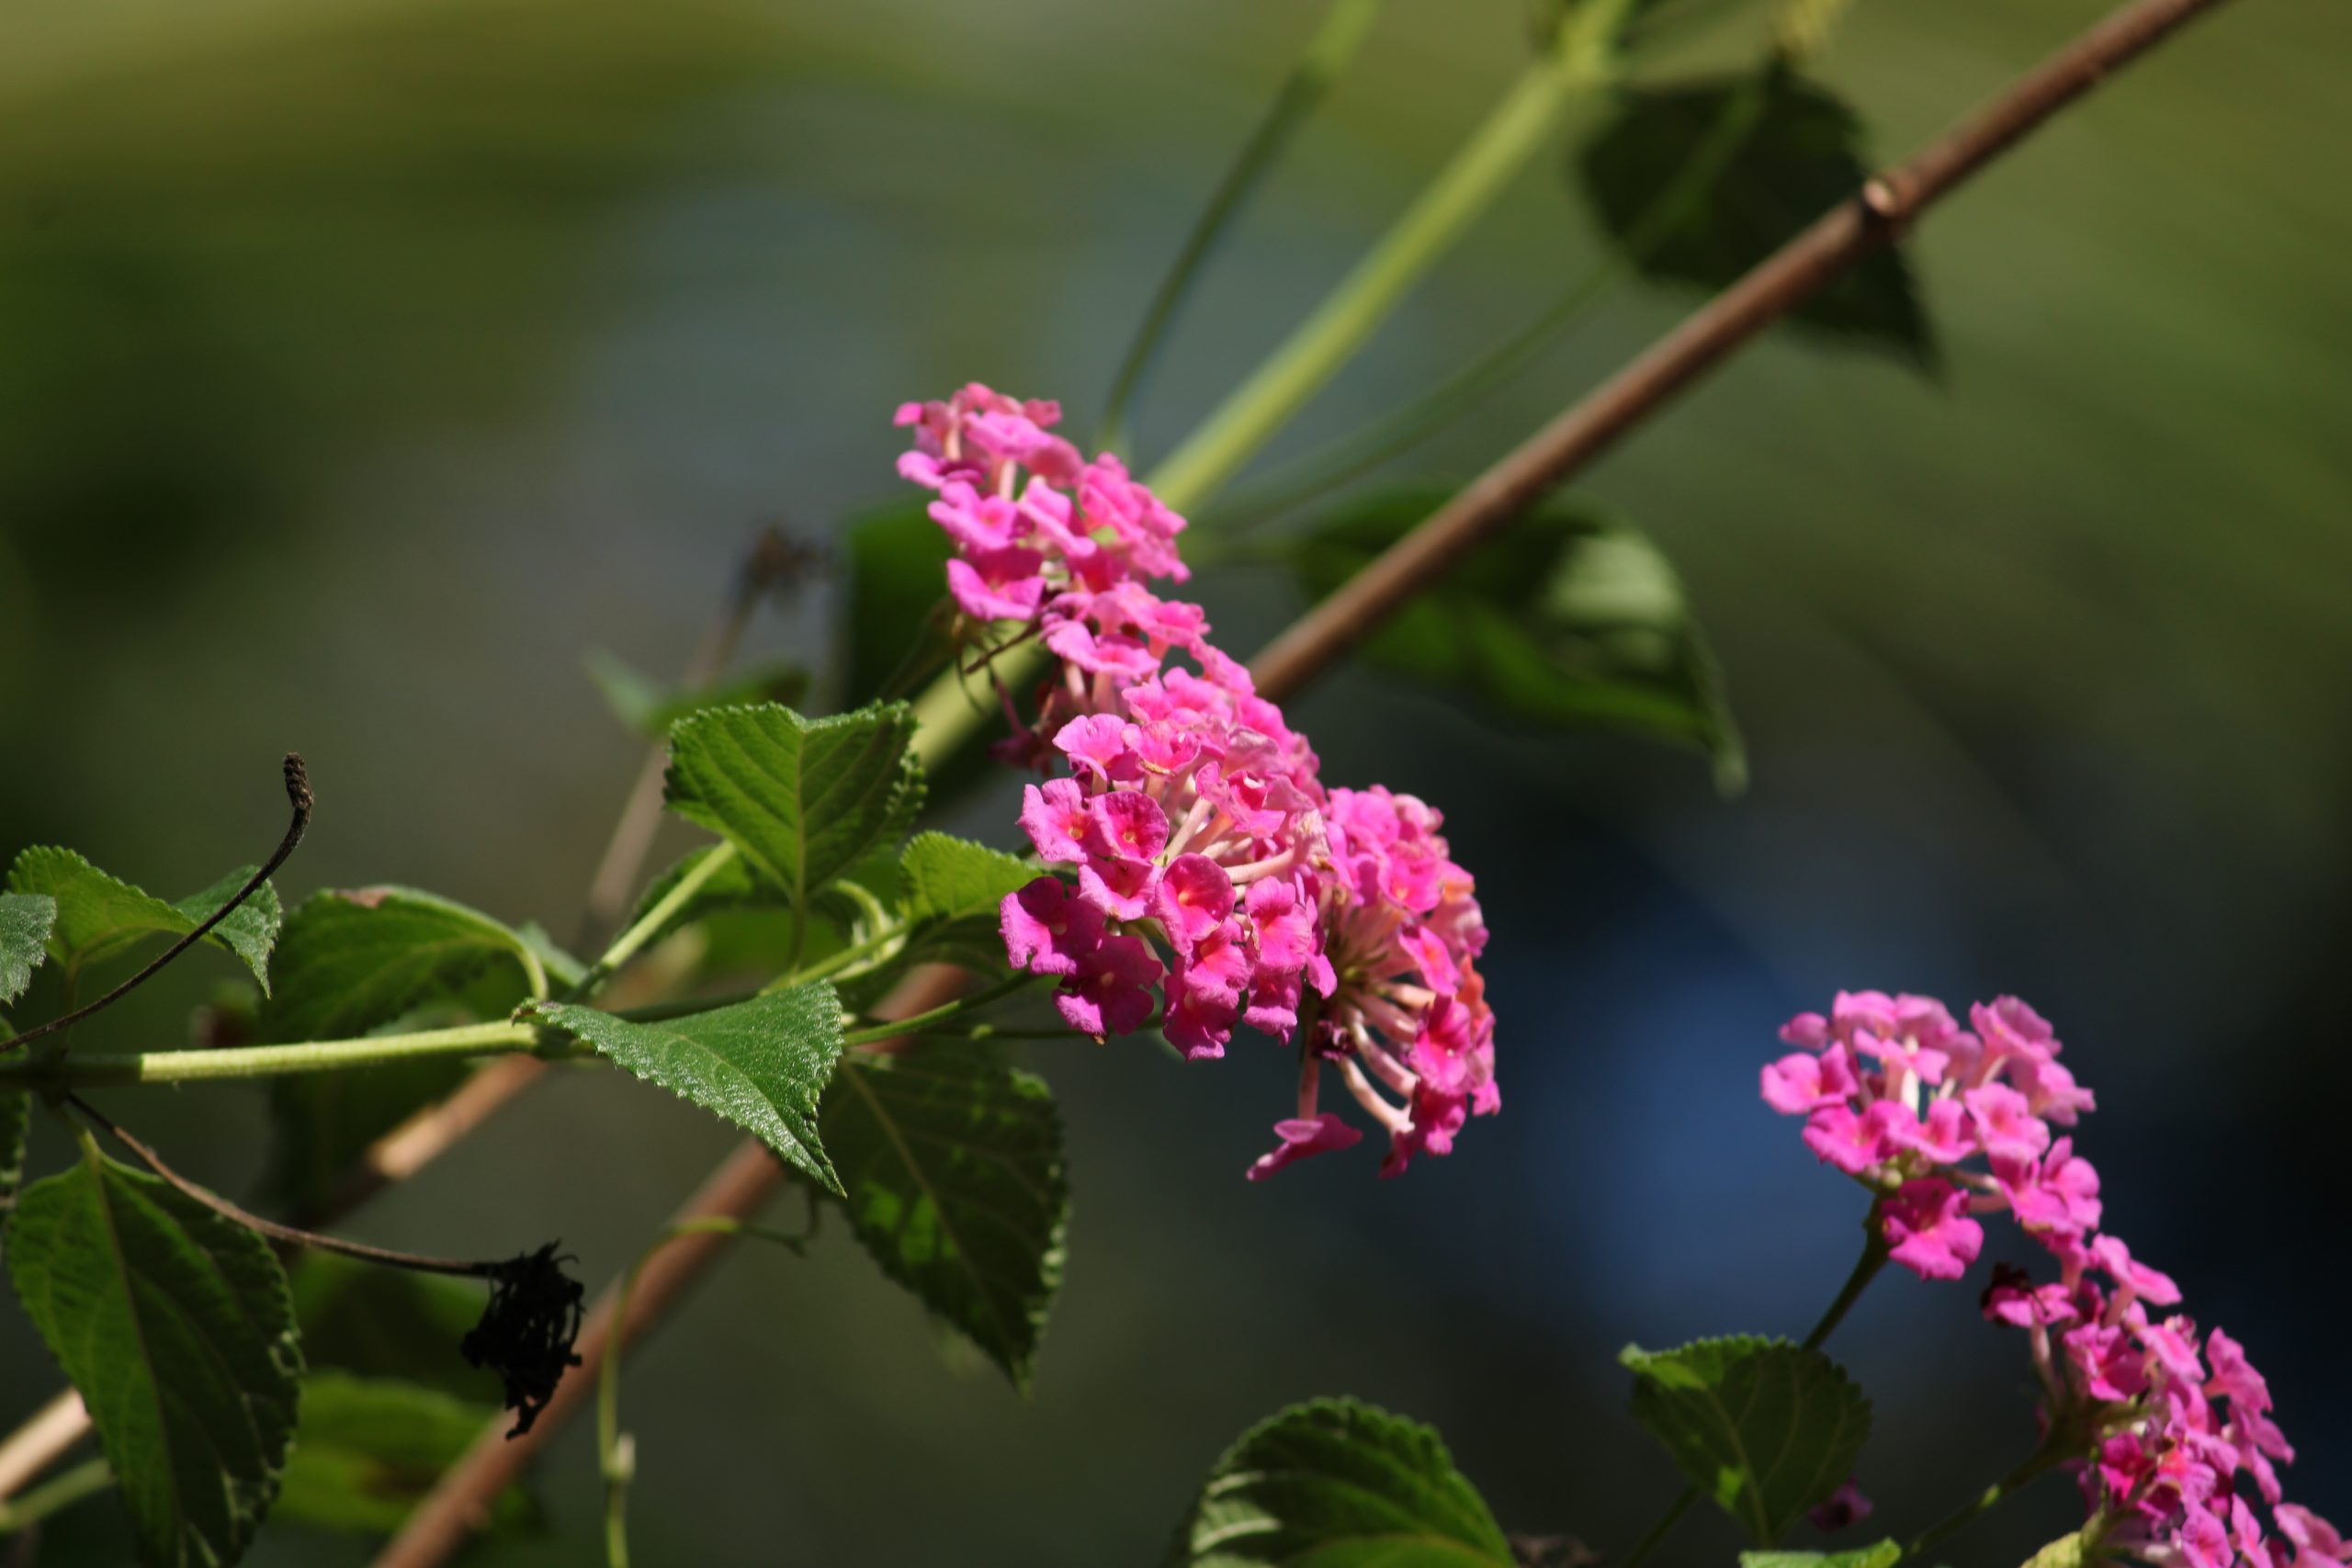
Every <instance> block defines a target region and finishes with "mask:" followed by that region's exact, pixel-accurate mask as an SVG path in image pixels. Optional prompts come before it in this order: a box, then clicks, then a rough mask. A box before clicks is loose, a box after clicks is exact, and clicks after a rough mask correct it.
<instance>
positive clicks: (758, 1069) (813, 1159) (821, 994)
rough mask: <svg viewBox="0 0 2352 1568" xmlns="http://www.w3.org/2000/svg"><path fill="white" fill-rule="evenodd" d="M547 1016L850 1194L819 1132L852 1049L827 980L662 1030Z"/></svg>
mask: <svg viewBox="0 0 2352 1568" xmlns="http://www.w3.org/2000/svg"><path fill="white" fill-rule="evenodd" d="M538 1016H539V1017H541V1018H543V1019H545V1020H546V1021H548V1023H550V1024H553V1025H554V1026H555V1027H556V1028H558V1029H560V1030H562V1031H563V1032H565V1033H567V1034H570V1035H571V1036H572V1037H574V1038H575V1039H578V1040H582V1041H585V1042H586V1043H588V1044H590V1045H593V1046H594V1047H595V1048H596V1050H597V1051H599V1052H601V1053H602V1054H603V1055H607V1056H610V1057H611V1058H612V1059H613V1060H614V1061H616V1062H618V1063H619V1064H620V1065H621V1066H624V1067H627V1068H628V1070H629V1071H630V1072H632V1073H634V1074H636V1075H637V1076H638V1077H641V1078H643V1079H645V1080H646V1081H647V1082H648V1083H651V1084H658V1085H660V1086H661V1087H662V1088H663V1089H668V1090H669V1091H670V1092H671V1093H672V1094H674V1095H676V1096H678V1097H679V1098H680V1099H682V1100H692V1101H693V1102H694V1103H695V1104H696V1105H699V1106H701V1107H702V1108H703V1109H704V1110H706V1111H712V1112H714V1113H716V1114H717V1115H719V1116H721V1117H724V1118H725V1119H726V1120H728V1121H729V1122H734V1123H735V1125H737V1126H738V1127H741V1128H742V1129H743V1130H744V1131H745V1132H747V1133H750V1134H752V1135H753V1136H755V1137H757V1138H758V1139H759V1140H760V1141H761V1142H762V1143H763V1144H765V1145H767V1146H768V1147H769V1148H771V1149H774V1150H775V1153H776V1156H777V1157H778V1158H780V1159H782V1160H783V1161H784V1162H785V1163H786V1165H789V1166H792V1167H794V1168H796V1169H798V1170H801V1171H805V1172H806V1173H808V1174H809V1176H811V1177H814V1178H815V1179H817V1180H818V1181H819V1182H820V1183H822V1184H823V1185H824V1186H825V1187H827V1188H830V1189H831V1190H833V1191H836V1192H838V1191H840V1190H841V1181H840V1179H839V1178H837V1177H836V1176H834V1174H833V1167H832V1164H831V1161H829V1160H828V1159H827V1158H826V1157H825V1147H824V1145H823V1144H821V1143H820V1142H819V1140H818V1128H817V1102H818V1099H819V1097H820V1095H822V1094H823V1093H824V1091H825V1082H826V1079H827V1078H828V1077H831V1074H832V1071H833V1062H834V1059H835V1058H836V1057H838V1056H839V1055H841V1051H842V1010H841V1003H840V1001H839V1000H838V999H837V998H835V997H834V995H833V988H832V987H831V986H829V985H827V984H826V983H825V982H823V981H821V980H819V981H816V982H814V983H813V984H810V985H806V986H796V987H793V988H792V989H791V990H788V991H778V992H776V993H775V994H774V995H773V996H763V997H754V998H752V999H751V1000H750V1001H748V1002H737V1003H736V1004H734V1005H733V1006H731V1007H723V1008H714V1009H712V1010H710V1011H708V1012H698V1013H693V1014H690V1015H688V1016H687V1017H684V1018H675V1019H671V1020H669V1021H665V1022H662V1023H631V1022H629V1021H627V1020H625V1019H618V1018H615V1017H614V1016H613V1015H612V1014H610V1013H607V1012H599V1011H597V1010H595V1009H594V1008H589V1007H581V1006H578V1005H576V1004H572V1003H559V1004H553V1005H548V1006H544V1007H541V1008H540V1009H539V1010H538Z"/></svg>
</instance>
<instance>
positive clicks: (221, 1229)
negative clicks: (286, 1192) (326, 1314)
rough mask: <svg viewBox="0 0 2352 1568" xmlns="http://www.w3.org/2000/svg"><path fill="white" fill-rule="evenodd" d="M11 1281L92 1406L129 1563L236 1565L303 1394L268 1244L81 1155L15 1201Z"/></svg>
mask: <svg viewBox="0 0 2352 1568" xmlns="http://www.w3.org/2000/svg"><path fill="white" fill-rule="evenodd" d="M8 1274H9V1277H10V1279H11V1280H13V1281H14V1283H15V1285H16V1289H17V1299H18V1300H19V1301H21V1302H22V1303H24V1307H25V1312H26V1314H27V1315H28V1317H30V1318H31V1319H32V1323H33V1326H34V1328H35V1329H36V1330H38V1331H39V1332H40V1337H41V1339H42V1341H43V1342H44V1343H45V1344H47V1345H48V1347H49V1348H50V1352H51V1354H52V1355H54V1356H55V1357H56V1358H57V1360H58V1364H59V1365H60V1366H62V1368H63V1369H64V1371H65V1375H66V1377H67V1378H69V1379H70V1380H72V1382H73V1383H74V1387H75V1388H76V1389H78V1390H80V1391H81V1393H82V1399H83V1402H84V1404H86V1405H87V1406H88V1407H89V1411H90V1421H91V1425H92V1426H94V1427H96V1428H97V1434H98V1443H99V1446H100V1447H101V1448H102V1449H103V1450H105V1452H106V1457H107V1464H108V1465H110V1466H111V1467H112V1468H113V1471H114V1473H115V1478H116V1481H117V1483H119V1486H120V1488H121V1493H122V1499H123V1502H124V1504H125V1505H126V1506H128V1508H129V1509H130V1520H131V1529H132V1534H133V1537H134V1539H135V1540H136V1541H137V1542H138V1548H139V1556H140V1561H141V1562H144V1563H146V1564H149V1565H150V1568H198V1565H205V1568H209V1565H216V1564H227V1563H232V1562H235V1561H236V1560H237V1559H238V1558H239V1557H240V1556H242V1555H243V1551H244V1549H245V1546H246V1544H247V1543H248V1542H250V1541H251V1540H252V1539H253V1535H254V1530H255V1529H257V1528H259V1526H260V1523H261V1519H262V1516H263V1515H264V1514H265V1513H266V1512H267V1510H268V1508H269V1506H270V1502H271V1500H272V1499H273V1498H274V1497H276V1496H277V1486H278V1476H279V1472H280V1469H281V1467H282V1466H283V1465H284V1463H285V1460H286V1451H287V1444H288V1439H289V1438H291V1436H292V1435H293V1431H294V1425H295V1407H296V1401H297V1398H298V1395H299V1393H300V1376H301V1371H302V1357H301V1350H300V1346H299V1344H298V1342H297V1339H296V1335H295V1327H294V1309H293V1304H292V1303H291V1301H290V1300H289V1299H288V1294H287V1289H286V1276H285V1274H284V1273H283V1272H282V1271H281V1270H280V1269H279V1268H278V1266H277V1258H276V1256H275V1255H273V1254H272V1253H271V1251H270V1249H269V1245H268V1244H267V1243H266V1242H265V1241H263V1240H262V1238H261V1237H260V1236H258V1235H255V1234H254V1233H253V1232H252V1231H249V1230H247V1229H245V1228H244V1227H243V1226H242V1225H238V1224H232V1223H231V1222H230V1221H228V1220H226V1219H223V1218H221V1217H220V1215H219V1214H216V1213H213V1212H212V1211H211V1210H209V1209H208V1208H206V1207H204V1206H203V1205H202V1204H200V1203H198V1202H197V1201H195V1200H193V1199H191V1198H188V1197H187V1196H185V1195H184V1194H182V1193H180V1192H178V1191H177V1190H175V1189H173V1188H171V1187H169V1186H167V1185H166V1184H164V1182H162V1181H159V1180H157V1179H155V1178H153V1177H151V1176H147V1175H143V1174H141V1173H140V1172H137V1171H133V1170H130V1169H129V1168H126V1167H124V1166H121V1165H118V1164H116V1163H115V1162H114V1161H112V1160H108V1159H105V1158H103V1157H102V1156H97V1155H96V1152H95V1151H90V1152H89V1153H88V1155H87V1156H86V1157H85V1159H84V1160H83V1161H82V1163H80V1164H78V1165H76V1166H74V1168H71V1169H69V1170H66V1171H64V1172H62V1173H61V1174H59V1175H57V1176H52V1177H51V1178H49V1179H46V1180H43V1181H40V1182H36V1183H35V1184H34V1185H32V1186H31V1187H28V1188H27V1189H26V1190H25V1192H24V1194H23V1196H22V1197H20V1198H19V1199H18V1200H17V1213H16V1216H15V1218H14V1220H13V1221H12V1222H11V1224H10V1226H9V1246H8Z"/></svg>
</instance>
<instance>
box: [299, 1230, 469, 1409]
mask: <svg viewBox="0 0 2352 1568" xmlns="http://www.w3.org/2000/svg"><path fill="white" fill-rule="evenodd" d="M287 1283H288V1287H289V1288H290V1289H291V1290H292V1292H293V1294H294V1317H295V1321H296V1322H298V1323H299V1324H300V1325H301V1328H302V1354H303V1358H304V1359H306V1360H308V1361H309V1362H310V1364H311V1366H312V1367H313V1368H318V1367H334V1368H336V1369H337V1370H339V1371H346V1372H350V1373H353V1374H354V1375H356V1376H359V1377H366V1378H392V1379H397V1380H399V1381H401V1382H410V1383H422V1384H424V1385H425V1386H426V1387H429V1388H434V1389H437V1390H439V1391H440V1392H441V1393H447V1394H450V1395H452V1396H454V1397H456V1398H458V1399H463V1400H469V1401H473V1402H475V1403H478V1404H485V1405H487V1406H490V1407H492V1408H494V1407H495V1406H496V1405H497V1404H498V1400H499V1394H500V1392H501V1385H500V1382H499V1379H498V1374H497V1373H495V1372H493V1371H489V1370H488V1369H487V1368H477V1367H474V1366H472V1365H470V1364H469V1363H468V1361H467V1360H466V1359H465V1357H464V1356H463V1355H462V1354H461V1353H460V1352H459V1350H458V1345H459V1344H460V1343H461V1342H462V1341H463V1340H464V1339H465V1337H466V1335H467V1333H468V1332H469V1331H470V1330H471V1329H472V1327H473V1326H474V1324H475V1322H476V1321H477V1320H478V1319H480V1318H481V1308H482V1287H481V1283H480V1282H479V1281H475V1280H454V1279H451V1278H449V1277H448V1276H447V1275H443V1274H416V1273H411V1272H408V1271H406V1270H403V1269H380V1268H378V1267H376V1266H375V1265H373V1264H368V1263H361V1262H359V1261H358V1260H357V1259H356V1258H339V1257H337V1256H335V1255H334V1253H331V1252H317V1251H311V1252H304V1253H301V1254H300V1255H299V1256H298V1257H297V1258H295V1261H294V1264H293V1266H292V1267H291V1268H290V1269H288V1270H287Z"/></svg>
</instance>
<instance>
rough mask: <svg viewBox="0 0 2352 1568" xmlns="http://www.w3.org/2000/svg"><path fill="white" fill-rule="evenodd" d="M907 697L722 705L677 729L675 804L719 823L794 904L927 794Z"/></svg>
mask: <svg viewBox="0 0 2352 1568" xmlns="http://www.w3.org/2000/svg"><path fill="white" fill-rule="evenodd" d="M914 728H915V726H914V711H913V709H911V708H910V707H909V706H908V705H906V704H904V703H891V704H888V705H882V706H878V707H867V708H860V709H859V710H858V711H857V712H855V713H849V714H842V715H839V716H834V717H831V718H819V719H809V718H803V717H801V716H799V715H798V714H797V713H795V712H793V711H792V710H791V709H790V708H787V707H783V706H780V705H774V704H771V705H767V706H764V707H743V708H715V709H712V710H711V711H709V712H707V713H700V714H696V715H695V716H693V717H691V718H686V719H682V720H680V721H679V723H678V726H677V728H675V729H673V730H672V731H671V733H670V774H669V802H670V808H671V809H672V810H673V811H675V812H677V813H678V815H680V816H681V817H684V818H686V819H687V820H688V821H690V822H695V823H698V824H700V825H701V826H703V827H705V828H708V829H712V830H713V831H715V832H718V833H719V834H722V835H723V836H725V837H726V838H727V839H728V840H729V841H730V842H732V843H733V844H734V845H735V846H736V847H737V848H738V849H740V850H741V851H742V852H743V857H744V858H745V859H746V860H748V861H749V862H751V863H752V870H753V871H755V872H756V873H758V874H760V875H762V876H764V877H766V878H767V879H768V880H769V881H771V882H773V883H775V885H776V886H779V887H781V888H783V889H784V890H785V892H786V894H787V895H788V896H789V897H791V899H792V901H793V905H794V907H795V908H800V909H806V908H808V907H809V899H810V897H812V896H813V895H814V894H816V893H817V892H818V891H819V890H820V889H821V888H822V887H823V886H825V885H826V884H827V883H829V882H831V881H832V880H833V879H834V878H835V877H837V876H840V875H841V874H842V873H843V872H846V871H848V870H849V869H850V868H851V867H852V866H854V865H855V864H856V863H858V862H859V861H860V860H862V859H864V858H865V855H866V854H867V853H869V852H871V851H873V850H874V849H875V847H876V845H878V844H881V843H883V842H885V841H886V840H887V841H895V840H893V839H892V835H893V834H894V833H896V832H902V831H904V829H905V824H906V822H907V820H908V819H909V818H911V816H912V814H913V811H914V809H915V807H918V806H919V805H920V804H921V798H922V797H921V793H920V790H921V774H920V773H919V772H914V771H910V762H911V761H912V759H911V758H910V755H909V753H908V750H907V746H908V742H909V741H910V740H911V739H913V738H914Z"/></svg>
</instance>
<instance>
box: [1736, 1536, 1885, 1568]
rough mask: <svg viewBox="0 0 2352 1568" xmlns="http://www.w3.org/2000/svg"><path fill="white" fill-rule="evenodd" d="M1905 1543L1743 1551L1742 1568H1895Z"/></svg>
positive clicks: (1882, 1542) (1740, 1564)
mask: <svg viewBox="0 0 2352 1568" xmlns="http://www.w3.org/2000/svg"><path fill="white" fill-rule="evenodd" d="M1901 1561H1903V1543H1902V1542H1901V1541H1899V1540H1882V1541H1880V1542H1879V1543H1878V1544H1877V1545H1875V1546H1863V1547H1857V1548H1855V1549H1854V1550H1853V1551H1743V1552H1741V1553H1740V1554H1739V1568H1894V1564H1895V1563H1897V1562H1901Z"/></svg>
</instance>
